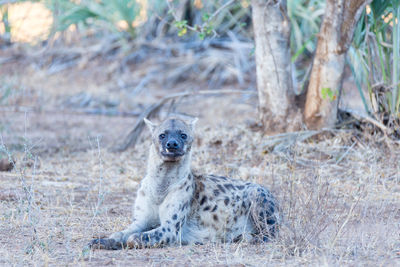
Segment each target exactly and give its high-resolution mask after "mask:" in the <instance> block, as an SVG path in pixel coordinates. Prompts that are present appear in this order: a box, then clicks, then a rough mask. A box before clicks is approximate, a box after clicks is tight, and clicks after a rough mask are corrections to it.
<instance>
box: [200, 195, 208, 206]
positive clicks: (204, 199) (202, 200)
mask: <svg viewBox="0 0 400 267" xmlns="http://www.w3.org/2000/svg"><path fill="white" fill-rule="evenodd" d="M206 201H207V196H203V198H202V199H201V200H200V205H203V204H204V202H206Z"/></svg>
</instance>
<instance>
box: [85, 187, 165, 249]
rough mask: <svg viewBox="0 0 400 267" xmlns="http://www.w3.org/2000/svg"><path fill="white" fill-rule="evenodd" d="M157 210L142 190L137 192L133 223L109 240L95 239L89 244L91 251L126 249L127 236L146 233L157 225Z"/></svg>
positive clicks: (111, 236)
mask: <svg viewBox="0 0 400 267" xmlns="http://www.w3.org/2000/svg"><path fill="white" fill-rule="evenodd" d="M156 210H157V208H156V207H154V203H152V202H151V201H150V200H149V199H148V198H147V196H146V194H145V193H144V191H143V190H142V189H139V191H138V197H137V198H136V201H135V205H134V212H133V221H132V223H131V224H130V225H129V226H128V228H126V229H125V230H123V231H120V232H116V233H113V234H112V235H110V237H109V238H96V239H93V240H92V241H91V242H90V243H89V247H91V248H93V249H109V250H116V249H122V248H125V247H126V242H127V239H128V237H129V236H131V235H132V234H133V233H139V232H144V231H148V230H150V229H152V228H154V227H156V226H157V225H159V219H158V214H157V213H155V211H156Z"/></svg>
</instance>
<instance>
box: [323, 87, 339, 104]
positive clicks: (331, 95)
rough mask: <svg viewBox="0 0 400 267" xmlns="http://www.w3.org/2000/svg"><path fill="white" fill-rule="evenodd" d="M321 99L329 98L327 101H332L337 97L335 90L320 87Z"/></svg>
mask: <svg viewBox="0 0 400 267" xmlns="http://www.w3.org/2000/svg"><path fill="white" fill-rule="evenodd" d="M321 95H322V99H329V101H334V100H335V99H336V98H337V91H336V92H335V91H332V89H331V88H327V87H325V88H322V89H321Z"/></svg>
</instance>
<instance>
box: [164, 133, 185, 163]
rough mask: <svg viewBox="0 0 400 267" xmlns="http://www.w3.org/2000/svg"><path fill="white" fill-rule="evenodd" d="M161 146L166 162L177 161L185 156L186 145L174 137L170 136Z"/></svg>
mask: <svg viewBox="0 0 400 267" xmlns="http://www.w3.org/2000/svg"><path fill="white" fill-rule="evenodd" d="M165 139H166V140H165V141H164V142H162V145H161V156H162V157H163V158H164V160H165V161H177V160H179V159H180V158H181V157H182V156H183V155H185V144H184V142H182V140H179V139H177V138H175V137H173V136H168V137H167V138H165Z"/></svg>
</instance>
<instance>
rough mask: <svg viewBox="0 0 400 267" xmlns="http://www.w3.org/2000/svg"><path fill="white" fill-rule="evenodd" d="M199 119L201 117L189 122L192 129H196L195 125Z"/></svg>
mask: <svg viewBox="0 0 400 267" xmlns="http://www.w3.org/2000/svg"><path fill="white" fill-rule="evenodd" d="M198 120H199V118H197V117H195V118H193V119H192V120H191V121H190V122H189V125H190V128H191V130H192V131H194V127H195V126H196V123H197V121H198Z"/></svg>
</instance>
